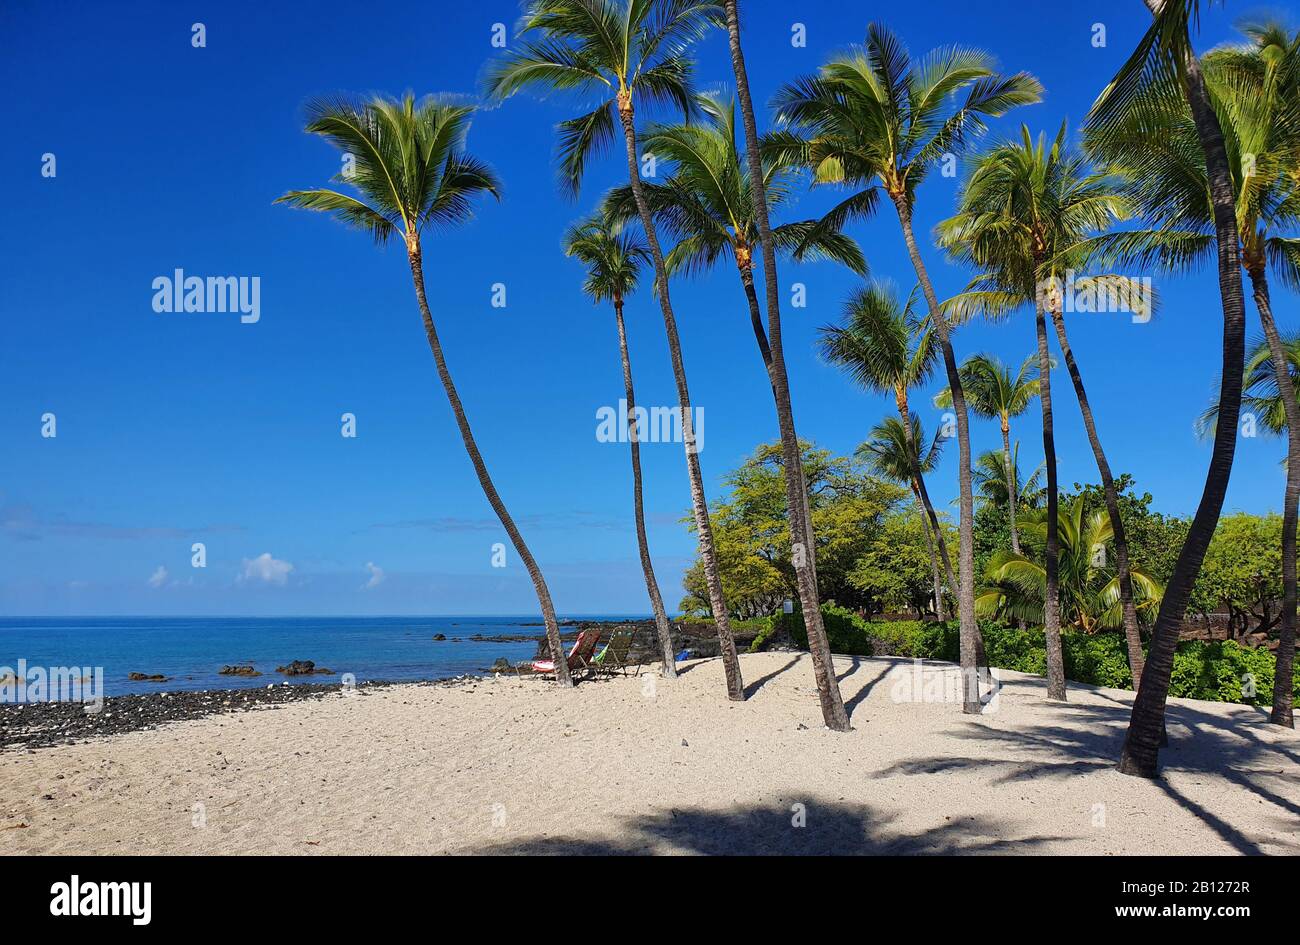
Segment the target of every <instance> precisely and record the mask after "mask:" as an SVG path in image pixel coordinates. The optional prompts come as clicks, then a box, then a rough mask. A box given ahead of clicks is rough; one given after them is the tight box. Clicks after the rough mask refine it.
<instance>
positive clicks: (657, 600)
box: [614, 299, 677, 679]
mask: <svg viewBox="0 0 1300 945" xmlns="http://www.w3.org/2000/svg"><path fill="white" fill-rule="evenodd" d="M614 318H615V320H616V321H617V322H618V352H619V355H620V356H621V357H622V359H623V396H624V397H625V398H626V401H627V438H628V442H629V443H630V444H631V447H632V505H633V508H634V510H635V513H636V544H637V549H638V550H639V551H640V552H641V571H642V572H643V573H644V574H645V589H646V593H648V594H649V595H650V608H651V610H652V611H653V612H654V615H655V631H656V632H657V634H658V636H659V651H660V653H662V654H663V659H664V676H666V677H667V678H668V679H676V678H677V660H676V657H675V656H674V655H673V635H672V629H671V627H670V626H669V623H668V614H667V612H665V610H664V599H663V597H662V596H661V595H660V593H659V582H658V580H656V579H655V569H654V565H653V564H652V563H651V561H650V543H649V542H648V541H647V540H646V534H645V503H644V501H643V500H642V494H641V443H640V431H639V430H638V429H637V425H636V394H635V393H634V392H633V390H632V360H631V358H630V357H628V353H627V328H626V327H625V326H624V324H623V300H622V299H615V300H614Z"/></svg>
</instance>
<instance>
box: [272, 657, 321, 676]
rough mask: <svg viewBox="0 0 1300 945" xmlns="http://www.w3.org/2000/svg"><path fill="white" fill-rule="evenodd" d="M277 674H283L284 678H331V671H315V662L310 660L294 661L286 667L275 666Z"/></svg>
mask: <svg viewBox="0 0 1300 945" xmlns="http://www.w3.org/2000/svg"><path fill="white" fill-rule="evenodd" d="M275 671H276V672H277V673H284V674H285V675H286V676H333V675H334V670H332V669H323V668H322V669H317V668H316V664H315V662H313V661H312V660H294V661H293V662H292V663H290V664H289V665H288V666H277V667H276V668H275Z"/></svg>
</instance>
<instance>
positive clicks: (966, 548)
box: [777, 24, 1042, 713]
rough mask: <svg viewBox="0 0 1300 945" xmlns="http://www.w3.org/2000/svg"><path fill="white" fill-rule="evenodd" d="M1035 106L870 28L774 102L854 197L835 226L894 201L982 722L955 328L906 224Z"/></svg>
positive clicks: (791, 139)
mask: <svg viewBox="0 0 1300 945" xmlns="http://www.w3.org/2000/svg"><path fill="white" fill-rule="evenodd" d="M1041 94H1042V87H1041V86H1040V85H1039V83H1038V81H1037V80H1036V79H1034V78H1033V77H1032V76H1030V75H1028V74H1027V73H1024V72H1021V73H1017V74H1015V75H1010V76H1004V75H1001V74H999V73H998V72H997V71H996V69H995V66H994V62H993V60H992V58H991V57H990V56H989V55H988V54H986V53H984V52H981V51H979V50H973V49H963V48H959V47H952V48H947V49H940V50H935V51H934V52H931V53H930V54H929V55H927V56H926V57H924V58H923V59H920V60H913V59H911V57H910V56H909V55H908V52H907V50H906V48H905V47H904V46H903V44H902V42H900V41H899V39H898V38H897V37H896V36H894V35H893V34H892V33H891V32H889V30H888V29H886V28H885V27H883V26H881V25H879V24H872V25H871V26H869V27H868V28H867V42H866V46H865V47H854V48H851V49H850V50H849V51H848V52H846V53H842V54H839V55H837V56H835V57H834V58H832V59H831V60H830V61H829V62H827V63H826V64H825V65H823V66H822V68H821V70H820V72H819V73H818V74H816V75H814V76H808V77H805V78H802V79H799V80H798V81H796V82H795V83H793V84H791V85H788V86H786V87H785V88H784V89H782V90H781V91H780V92H779V93H778V95H777V107H778V109H779V112H780V116H781V118H782V119H783V120H784V121H785V122H787V123H788V124H789V125H790V127H791V128H792V129H793V130H794V131H793V132H792V133H786V134H785V135H784V139H783V140H784V145H785V147H787V148H789V149H790V150H791V151H792V152H793V153H795V154H796V155H798V156H799V157H800V159H801V160H802V161H803V162H804V163H805V164H806V165H807V166H808V167H810V168H811V169H812V171H813V176H814V180H815V181H816V182H818V183H835V184H842V185H847V186H849V187H851V188H853V189H854V190H855V192H854V193H853V194H852V195H851V196H850V197H849V198H848V199H847V200H846V201H844V202H842V203H841V204H840V205H839V207H837V208H836V209H835V210H833V211H832V215H834V214H836V213H843V214H849V213H866V212H869V211H870V210H871V208H872V207H873V206H874V204H875V202H876V198H877V195H878V192H879V191H878V189H877V187H879V189H880V190H883V191H884V193H885V194H886V195H887V196H888V197H889V199H890V201H891V202H892V203H893V205H894V210H895V212H896V213H897V215H898V221H899V224H900V225H901V227H902V232H903V241H904V243H905V244H906V246H907V252H908V256H909V257H910V259H911V261H912V266H913V268H914V269H915V270H916V276H917V279H918V280H919V281H920V283H921V289H922V292H923V294H924V297H925V300H926V304H927V306H928V307H929V312H930V317H931V320H932V324H933V326H934V329H935V334H936V336H937V338H938V342H939V348H940V351H941V353H942V355H943V364H944V370H945V372H946V373H947V375H948V384H949V386H950V387H951V388H952V391H953V412H954V413H955V414H956V415H957V447H958V463H959V465H958V477H959V487H960V502H961V521H960V526H959V531H958V534H959V541H960V559H961V560H960V566H959V570H960V575H959V579H960V580H959V587H960V593H959V603H960V606H959V611H960V616H961V660H962V668H963V671H964V672H963V677H964V679H965V683H964V686H963V699H962V711H963V712H966V713H978V712H979V711H980V693H979V679H978V677H977V675H976V663H977V656H976V651H977V648H978V645H977V640H978V633H979V626H978V624H977V623H976V618H975V598H974V591H975V550H974V549H975V546H974V530H973V528H974V525H973V522H974V508H973V500H972V497H971V481H970V461H971V452H970V431H969V428H968V427H969V424H968V417H967V411H966V398H965V395H964V393H963V392H962V388H961V378H960V376H959V375H958V372H957V358H956V355H954V354H953V350H952V342H951V339H950V328H949V325H948V323H947V322H946V321H945V320H944V319H943V318H942V317H941V316H940V312H939V299H938V296H937V295H936V294H935V290H934V284H933V283H932V282H931V280H930V275H929V271H928V270H927V268H926V265H925V262H924V260H923V259H922V258H921V249H920V247H919V246H918V245H917V242H916V235H915V233H914V231H913V226H912V219H913V214H914V211H915V208H916V193H917V188H918V187H919V186H920V184H921V182H922V181H923V179H924V178H925V175H926V173H927V172H928V171H929V170H930V169H931V168H932V167H933V166H934V165H935V163H937V162H938V161H939V160H940V159H941V158H942V157H943V156H944V155H945V154H955V153H957V152H959V151H961V150H962V149H963V148H964V147H965V145H966V143H967V142H968V141H969V139H970V138H971V137H972V136H973V135H974V134H975V133H977V132H979V131H981V130H982V129H983V122H984V119H985V118H986V117H988V116H997V115H1002V114H1004V113H1005V112H1007V111H1008V110H1009V109H1011V108H1013V107H1015V106H1016V105H1023V104H1028V103H1031V102H1036V101H1038V100H1039V98H1040V97H1041ZM800 133H802V136H801V134H800ZM778 143H779V140H778Z"/></svg>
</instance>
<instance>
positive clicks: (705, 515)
mask: <svg viewBox="0 0 1300 945" xmlns="http://www.w3.org/2000/svg"><path fill="white" fill-rule="evenodd" d="M618 114H619V119H620V120H621V122H622V125H623V140H624V143H625V144H626V146H627V171H628V176H629V178H630V182H631V185H632V195H633V197H634V198H635V199H636V208H637V211H638V212H639V214H640V216H641V226H642V227H643V228H644V229H645V235H646V242H647V243H649V245H650V257H651V258H652V259H653V260H654V264H655V288H656V290H657V292H658V295H659V307H660V309H662V310H663V316H664V331H665V333H666V334H667V336H668V353H669V355H670V356H671V358H672V362H673V377H674V379H675V380H676V382H677V403H678V406H679V407H680V409H681V413H682V433H683V439H685V441H686V444H685V445H686V473H687V476H688V478H689V479H690V483H691V508H692V510H693V511H694V513H695V528H696V531H698V532H699V536H700V560H701V561H702V562H703V564H704V578H705V583H706V584H707V585H708V590H709V607H710V608H711V609H712V611H713V621H714V626H715V627H716V628H717V631H718V648H719V651H720V654H721V657H722V667H723V670H724V671H725V673H726V677H727V697H728V698H729V699H731V700H732V701H734V702H743V701H744V699H745V683H744V680H743V679H742V678H741V675H740V659H739V657H738V656H737V655H736V640H735V637H733V636H732V635H731V620H730V618H729V616H728V613H727V601H726V598H725V597H724V596H723V593H722V578H721V577H720V576H719V574H718V557H717V551H716V550H715V547H714V543H713V525H712V523H711V522H710V521H709V506H708V501H707V500H706V499H705V497H704V475H703V473H702V472H701V471H700V457H699V453H698V452H697V450H696V446H695V428H694V417H693V416H692V414H691V393H690V390H689V388H688V387H687V385H686V365H685V364H684V363H683V361H682V344H681V339H680V338H679V337H678V335H677V317H676V316H675V315H674V314H673V303H672V300H671V298H670V297H669V295H668V273H667V270H666V269H665V267H664V254H663V250H662V249H661V248H660V246H659V234H658V232H657V231H656V230H655V224H654V219H653V217H651V215H650V207H649V205H648V204H647V203H646V199H645V189H644V188H643V187H642V186H641V172H640V169H639V168H638V167H637V156H636V122H635V118H634V116H633V111H632V96H631V94H630V93H628V92H626V91H622V90H620V92H619V93H618Z"/></svg>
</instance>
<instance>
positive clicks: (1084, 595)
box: [976, 496, 1161, 633]
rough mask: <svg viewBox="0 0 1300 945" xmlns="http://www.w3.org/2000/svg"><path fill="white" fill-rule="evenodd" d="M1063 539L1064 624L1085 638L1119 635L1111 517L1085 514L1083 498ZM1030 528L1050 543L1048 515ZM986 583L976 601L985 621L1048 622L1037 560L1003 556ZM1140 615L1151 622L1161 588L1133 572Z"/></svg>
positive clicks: (1038, 514) (1066, 515)
mask: <svg viewBox="0 0 1300 945" xmlns="http://www.w3.org/2000/svg"><path fill="white" fill-rule="evenodd" d="M1058 515H1059V521H1058V523H1057V533H1058V534H1059V535H1060V542H1061V545H1060V548H1061V557H1060V562H1061V572H1060V574H1061V580H1060V612H1061V623H1062V624H1063V625H1065V626H1067V627H1071V628H1073V629H1075V630H1078V631H1080V632H1082V633H1097V632H1099V631H1102V630H1118V629H1120V628H1121V627H1122V626H1123V625H1124V612H1123V608H1122V606H1121V604H1120V599H1119V576H1118V574H1116V572H1115V570H1114V569H1113V568H1111V567H1110V566H1109V556H1108V555H1107V551H1108V550H1109V549H1110V548H1111V547H1113V541H1114V533H1113V532H1112V531H1111V527H1110V516H1109V514H1108V513H1107V512H1105V511H1104V510H1102V509H1098V510H1096V511H1095V512H1092V513H1091V514H1085V512H1084V502H1083V498H1082V496H1080V497H1078V498H1076V499H1075V500H1074V501H1073V502H1070V503H1069V504H1067V505H1065V506H1064V507H1062V508H1061V509H1060V510H1059V512H1058ZM1025 528H1026V531H1027V532H1028V533H1030V534H1031V535H1033V537H1034V538H1035V539H1044V540H1045V539H1046V535H1047V521H1046V513H1045V510H1042V509H1039V510H1036V511H1033V512H1030V513H1028V514H1027V515H1026V523H1025ZM985 579H986V583H985V585H984V586H983V587H981V588H980V591H979V596H978V597H977V598H976V609H977V610H978V611H979V613H980V616H982V617H1001V618H1003V619H1005V618H1008V617H1010V618H1013V619H1016V620H1023V621H1027V622H1031V623H1038V622H1040V621H1041V620H1042V619H1043V609H1044V608H1043V601H1044V599H1045V598H1044V595H1045V593H1046V589H1047V570H1046V568H1045V567H1044V565H1043V563H1042V562H1040V561H1038V560H1037V559H1036V558H1033V557H1030V556H1028V555H1025V554H1017V553H1015V552H1011V553H1007V552H999V553H997V554H995V555H994V556H993V558H992V559H991V560H990V561H989V565H988V568H987V571H986V574H985ZM1132 579H1133V585H1134V588H1135V589H1136V592H1137V601H1138V604H1137V608H1138V615H1139V617H1140V618H1141V619H1143V621H1144V622H1150V620H1151V619H1152V618H1154V616H1155V610H1156V607H1157V606H1158V605H1159V603H1160V594H1161V588H1160V583H1159V582H1158V581H1156V580H1155V578H1153V577H1151V576H1150V575H1149V574H1147V573H1146V572H1145V571H1143V570H1142V569H1141V568H1134V569H1133V571H1132Z"/></svg>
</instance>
